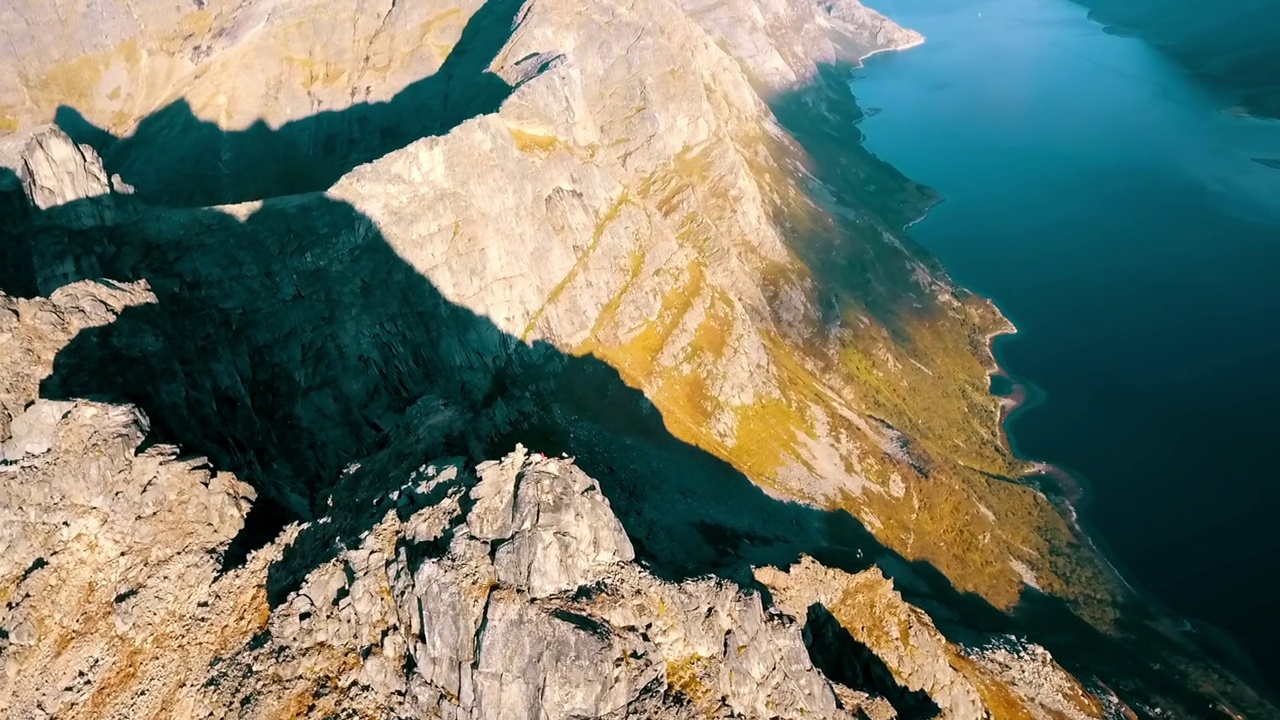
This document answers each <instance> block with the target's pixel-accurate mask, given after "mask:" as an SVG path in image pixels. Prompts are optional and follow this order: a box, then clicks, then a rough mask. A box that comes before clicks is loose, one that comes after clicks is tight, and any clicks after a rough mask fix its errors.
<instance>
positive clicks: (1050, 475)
mask: <svg viewBox="0 0 1280 720" xmlns="http://www.w3.org/2000/svg"><path fill="white" fill-rule="evenodd" d="M1095 24H1096V21H1095ZM922 37H923V36H922ZM919 44H920V43H919V42H917V43H914V44H912V45H910V46H909V47H915V46H917V45H919ZM900 49H908V47H904V48H900ZM886 51H888V49H881V50H877V51H875V52H872V53H869V54H868V55H867V56H866V57H864V58H863V60H866V59H867V58H870V57H872V56H874V55H877V54H879V53H880V52H886ZM859 66H860V67H863V68H865V67H866V63H865V62H860V63H859ZM865 132H866V131H865V130H864V133H865ZM881 159H885V158H883V157H882V158H881ZM944 200H945V198H943V197H942V196H941V195H940V194H939V196H938V199H937V200H936V201H935V202H933V203H930V204H929V205H928V207H926V208H924V210H923V212H921V214H920V216H919V217H917V218H915V219H914V220H912V221H911V222H908V223H906V224H905V225H904V226H903V227H902V228H901V232H903V233H910V232H911V230H912V228H913V227H915V226H916V225H917V224H919V223H921V222H923V221H924V220H925V219H927V218H928V217H929V214H930V212H931V211H932V210H933V209H934V208H936V206H937V205H938V204H939V203H940V202H943V201H944ZM917 244H918V245H922V246H923V243H917ZM952 283H953V285H954V286H956V288H957V289H963V290H965V291H966V292H969V293H971V295H972V297H973V298H974V299H975V300H976V301H978V302H979V303H985V304H986V305H987V307H989V308H990V309H991V310H993V311H994V313H995V318H992V320H993V321H995V322H996V323H998V324H1000V325H1001V327H996V328H995V329H992V330H989V331H987V332H985V333H984V335H985V337H984V342H983V345H982V347H984V348H985V351H986V353H987V357H986V358H981V360H982V361H983V362H982V364H983V366H984V369H985V370H986V371H987V375H988V380H989V382H990V383H991V386H990V387H989V389H988V392H989V394H990V395H991V397H992V398H993V399H995V400H996V402H994V403H993V406H994V407H993V409H994V411H995V421H996V427H997V428H998V437H999V438H1000V439H999V442H1000V444H1001V446H1003V447H1004V448H1005V449H1006V450H1008V452H1009V455H1010V456H1011V458H1012V459H1014V461H1015V462H1014V463H1013V464H1014V466H1015V467H1016V468H1017V470H1016V472H1015V474H1016V476H1017V478H1016V479H1017V480H1018V481H1021V482H1022V483H1023V484H1024V485H1026V486H1027V487H1030V488H1032V489H1033V490H1035V491H1036V492H1038V493H1039V494H1041V495H1042V496H1044V497H1045V498H1046V499H1048V500H1049V502H1050V503H1051V504H1052V505H1053V507H1054V508H1055V509H1056V511H1057V513H1058V514H1059V515H1060V516H1062V517H1063V519H1064V520H1066V521H1067V522H1068V523H1069V526H1070V527H1071V528H1072V532H1073V534H1074V535H1075V536H1076V538H1077V539H1078V541H1080V542H1081V543H1082V544H1083V545H1084V546H1086V547H1087V548H1088V549H1089V550H1088V551H1091V552H1092V553H1093V554H1094V555H1095V556H1096V557H1098V558H1099V559H1100V560H1101V561H1102V564H1103V566H1105V568H1106V570H1105V571H1104V574H1110V575H1111V576H1112V577H1113V578H1114V579H1115V580H1116V581H1118V582H1115V583H1114V587H1115V588H1116V593H1117V597H1116V600H1117V603H1116V606H1117V609H1118V610H1121V612H1122V615H1124V616H1130V617H1134V616H1136V617H1138V618H1142V616H1143V615H1144V614H1147V613H1149V614H1150V615H1149V617H1148V618H1147V619H1145V620H1143V621H1142V624H1143V625H1145V626H1148V627H1149V628H1150V630H1152V631H1154V632H1155V633H1157V634H1159V635H1163V636H1165V637H1167V638H1169V639H1170V640H1173V641H1175V642H1177V643H1178V644H1185V645H1187V646H1188V647H1193V648H1196V649H1197V651H1198V653H1200V654H1203V655H1204V656H1205V659H1206V660H1210V661H1212V662H1213V664H1214V665H1216V666H1218V668H1219V670H1220V671H1221V672H1224V673H1226V674H1229V675H1235V676H1237V678H1239V682H1240V683H1241V684H1242V685H1243V686H1245V687H1248V688H1250V689H1251V690H1253V691H1254V692H1257V693H1258V695H1259V696H1261V697H1275V694H1274V692H1273V691H1271V690H1270V688H1268V686H1267V683H1266V681H1265V679H1264V678H1263V676H1262V675H1261V673H1260V671H1259V670H1258V667H1257V664H1256V661H1255V659H1254V658H1253V657H1252V656H1251V654H1250V653H1249V652H1248V651H1246V650H1245V648H1244V646H1243V644H1242V642H1241V641H1240V640H1238V639H1236V638H1234V637H1232V636H1231V635H1230V634H1228V633H1226V632H1224V631H1222V630H1221V629H1219V628H1217V627H1216V626H1214V625H1213V624H1212V623H1211V622H1208V621H1205V620H1200V619H1196V618H1193V617H1191V616H1189V615H1186V614H1184V613H1182V612H1179V611H1176V610H1174V609H1173V608H1172V607H1171V606H1170V605H1169V604H1168V603H1167V602H1166V601H1164V600H1163V599H1162V598H1161V597H1159V596H1157V595H1155V594H1154V593H1152V592H1150V591H1147V590H1145V589H1144V588H1143V587H1142V586H1141V584H1140V582H1139V581H1138V579H1137V577H1136V575H1135V574H1134V573H1133V572H1132V570H1130V569H1129V568H1127V567H1125V564H1124V561H1123V560H1122V559H1121V558H1120V556H1119V555H1118V554H1117V553H1116V552H1115V551H1114V550H1112V548H1111V547H1110V545H1109V544H1108V542H1107V537H1106V535H1105V534H1104V533H1102V532H1101V528H1099V527H1098V526H1096V525H1095V524H1094V523H1093V522H1091V520H1090V508H1091V506H1092V505H1091V504H1092V503H1093V502H1095V501H1097V496H1098V493H1097V492H1096V491H1095V489H1094V486H1093V484H1092V483H1091V482H1090V481H1089V479H1088V478H1087V477H1086V476H1085V475H1084V474H1082V473H1080V472H1077V471H1075V470H1072V469H1071V468H1069V467H1067V466H1065V465H1061V464H1055V463H1051V462H1047V461H1040V460H1035V459H1032V458H1031V457H1030V456H1028V455H1026V454H1024V453H1023V452H1021V451H1020V449H1019V448H1018V441H1017V438H1016V437H1015V435H1014V433H1012V432H1011V427H1010V424H1009V423H1010V422H1011V421H1012V420H1013V419H1015V418H1017V417H1018V415H1017V413H1019V412H1025V411H1029V410H1031V409H1033V408H1035V407H1038V406H1040V405H1041V404H1043V403H1046V402H1048V400H1049V399H1050V398H1049V395H1048V393H1046V392H1045V391H1044V390H1043V389H1042V388H1040V387H1038V386H1036V385H1035V384H1034V383H1032V382H1030V381H1029V380H1026V379H1024V378H1020V377H1018V376H1016V375H1014V374H1013V373H1012V372H1010V371H1009V370H1008V369H1007V368H1005V367H1004V366H1002V364H1001V361H1000V358H999V357H998V353H997V348H998V347H999V346H998V344H997V343H998V342H999V341H1000V338H1002V337H1005V336H1010V337H1011V336H1014V335H1017V334H1018V333H1019V328H1018V327H1017V325H1016V324H1015V323H1014V322H1013V321H1012V320H1011V319H1010V318H1009V316H1007V315H1006V314H1005V313H1004V312H1003V311H1002V310H1001V308H1000V307H999V306H998V305H997V303H996V302H995V300H994V299H992V298H991V297H988V296H985V295H982V294H980V293H977V292H972V291H969V290H967V289H965V288H964V286H963V285H960V284H959V283H955V282H954V280H953V281H952ZM979 332H982V331H978V332H975V333H974V335H975V336H976V335H977V334H978V333H979ZM974 339H975V340H976V339H977V338H976V337H975V338H974ZM996 378H999V379H1000V380H999V382H1001V383H1002V384H1003V387H1000V388H999V389H1000V391H1001V392H999V393H997V392H996V389H997V388H996V386H995V383H996V382H997V380H996ZM1046 491H1047V492H1046ZM1121 527H1122V528H1123V526H1121ZM1121 533H1123V530H1121ZM1121 536H1123V535H1122V534H1121ZM1144 609H1145V610H1144ZM1244 678H1249V680H1247V681H1246V680H1244Z"/></svg>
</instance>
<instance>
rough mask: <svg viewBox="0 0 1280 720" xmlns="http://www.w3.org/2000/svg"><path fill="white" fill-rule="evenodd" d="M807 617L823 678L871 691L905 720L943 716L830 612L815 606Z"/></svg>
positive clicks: (809, 642)
mask: <svg viewBox="0 0 1280 720" xmlns="http://www.w3.org/2000/svg"><path fill="white" fill-rule="evenodd" d="M806 614H807V620H806V621H805V625H804V631H803V635H804V644H805V646H806V647H807V648H809V654H810V656H811V657H812V658H813V664H814V666H816V667H817V668H818V669H819V670H821V671H822V674H824V675H826V676H827V677H829V678H831V679H833V680H836V681H837V682H839V683H841V684H843V685H845V686H847V687H856V688H870V689H872V690H873V691H875V693H876V694H877V695H879V696H881V697H883V698H885V699H886V700H888V701H889V704H891V705H893V708H894V710H897V711H898V717H900V718H902V719H903V720H930V718H935V717H937V716H938V714H939V713H940V712H941V709H940V708H939V707H938V704H937V703H935V702H934V701H933V699H932V698H930V697H929V695H928V694H926V693H925V692H923V691H921V690H911V689H909V688H906V687H903V686H902V685H901V684H900V683H899V682H898V679H897V678H896V677H894V675H893V671H892V670H890V669H889V667H888V666H887V665H885V662H884V661H883V660H881V659H880V657H879V656H878V655H876V654H875V652H873V651H872V650H871V648H869V647H867V646H866V645H864V644H862V643H861V642H858V640H857V638H855V637H853V636H852V635H850V634H849V631H848V630H846V629H845V628H844V626H843V625H841V624H840V621H839V620H837V619H836V618H835V616H834V615H832V614H831V611H830V610H828V609H827V608H825V607H823V606H822V605H821V604H819V603H814V604H812V605H810V606H809V609H808V611H807V613H806Z"/></svg>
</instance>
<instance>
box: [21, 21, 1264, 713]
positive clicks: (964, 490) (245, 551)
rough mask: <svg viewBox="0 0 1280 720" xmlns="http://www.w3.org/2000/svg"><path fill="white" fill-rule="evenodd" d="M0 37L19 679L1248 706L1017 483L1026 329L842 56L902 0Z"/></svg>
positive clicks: (492, 707) (419, 700)
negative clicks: (954, 241) (933, 233)
mask: <svg viewBox="0 0 1280 720" xmlns="http://www.w3.org/2000/svg"><path fill="white" fill-rule="evenodd" d="M55 20H56V22H54V21H55ZM46 27H52V28H53V29H52V30H45V29H43V28H46ZM36 28H42V29H39V30H37V29H36ZM0 37H2V38H3V39H4V40H5V42H4V43H0V58H3V62H4V63H5V64H6V66H8V67H12V68H13V69H14V72H13V73H6V74H4V75H3V77H0V129H3V130H5V131H11V132H10V134H9V135H7V136H5V137H3V138H0V211H3V212H4V220H5V222H4V224H3V226H0V243H2V245H0V261H3V262H2V263H0V357H2V358H3V360H4V362H3V363H0V439H2V441H3V446H2V447H3V449H2V451H0V452H2V455H0V514H2V515H0V520H2V521H3V522H0V551H2V552H0V602H3V604H4V609H3V614H2V615H0V661H3V664H4V674H3V675H2V676H0V683H2V684H0V714H4V715H5V716H13V717H33V718H35V717H86V718H88V717H92V718H99V717H228V716H242V717H294V716H305V717H333V716H338V717H348V716H349V717H455V718H466V717H472V718H544V717H545V718H551V717H558V718H582V717H605V718H623V717H637V718H639V717H675V718H684V717H689V718H692V717H760V718H773V717H833V718H836V717H871V718H888V717H904V718H909V717H933V716H942V717H947V718H979V717H1016V718H1024V717H1033V718H1061V717H1069V718H1077V717H1094V718H1101V717H1129V716H1131V715H1132V714H1134V713H1135V712H1137V713H1146V714H1153V713H1155V712H1156V711H1157V710H1159V711H1160V712H1164V713H1173V714H1175V715H1177V716H1188V717H1191V716H1198V715H1203V714H1206V713H1209V712H1211V711H1210V710H1208V709H1207V708H1210V707H1211V706H1213V707H1235V708H1245V709H1246V710H1247V711H1248V712H1250V713H1252V715H1251V716H1253V715H1256V716H1265V713H1266V712H1269V711H1270V707H1269V706H1268V705H1267V704H1266V703H1265V702H1263V701H1262V700H1260V699H1259V698H1257V696H1255V695H1253V694H1252V693H1251V692H1249V691H1248V690H1247V688H1244V686H1243V685H1240V684H1239V683H1238V682H1237V681H1235V680H1234V679H1233V678H1232V677H1231V676H1230V675H1229V674H1227V673H1226V672H1225V671H1222V670H1221V669H1219V668H1218V667H1217V666H1216V665H1214V664H1213V663H1211V662H1209V661H1207V660H1206V659H1204V656H1203V655H1202V654H1201V653H1200V652H1199V650H1197V649H1196V648H1195V647H1194V646H1193V645H1191V644H1190V643H1188V642H1186V641H1185V640H1184V639H1182V638H1181V637H1180V636H1178V635H1176V633H1172V632H1167V631H1166V630H1164V629H1163V628H1164V627H1165V625H1164V623H1165V622H1166V620H1165V619H1164V618H1163V617H1156V619H1154V620H1148V619H1147V618H1148V617H1149V616H1148V615H1138V614H1134V615H1133V617H1134V618H1141V619H1140V620H1138V619H1135V621H1134V622H1130V623H1127V624H1126V623H1120V622H1118V621H1117V618H1118V617H1121V618H1124V619H1128V618H1129V617H1130V615H1131V614H1132V613H1133V612H1135V611H1133V610H1132V607H1133V603H1135V602H1137V601H1136V599H1135V598H1133V597H1132V596H1131V595H1129V594H1128V592H1127V591H1126V590H1125V589H1124V588H1123V586H1122V585H1120V584H1119V583H1118V582H1116V581H1115V579H1114V578H1113V577H1112V576H1111V575H1110V573H1109V570H1108V568H1107V566H1106V565H1105V563H1104V562H1102V561H1101V559H1100V558H1098V557H1097V556H1096V555H1095V554H1094V553H1093V551H1092V550H1091V549H1090V547H1089V546H1088V544H1087V543H1085V542H1083V538H1081V536H1080V535H1079V531H1078V530H1077V529H1076V528H1075V527H1074V525H1073V524H1072V522H1071V520H1070V518H1071V515H1070V513H1069V512H1068V511H1066V510H1064V508H1063V507H1061V506H1060V505H1059V504H1058V503H1057V501H1054V500H1052V499H1050V495H1049V494H1046V493H1045V492H1042V491H1041V490H1040V489H1038V488H1037V487H1033V486H1031V485H1028V484H1026V483H1023V482H1020V481H1019V480H1018V479H1017V478H1018V476H1019V475H1020V474H1021V473H1022V472H1023V471H1024V470H1025V468H1024V467H1023V465H1022V463H1020V462H1019V461H1018V460H1017V459H1016V458H1013V457H1012V456H1011V455H1010V453H1009V452H1008V451H1007V449H1006V448H1005V447H1004V446H1003V444H1002V442H1001V440H1000V437H999V434H998V428H997V425H996V423H995V418H996V412H997V406H996V404H995V401H994V399H993V398H992V397H991V396H990V394H989V393H988V391H987V382H988V380H987V373H988V372H989V370H990V369H991V358H990V355H989V352H988V350H987V342H988V340H989V337H990V336H991V335H992V334H995V333H999V332H1003V331H1007V330H1008V324H1007V323H1006V322H1005V321H1004V320H1003V318H1001V317H1000V316H999V314H998V313H997V312H996V311H995V309H994V308H993V307H992V306H991V305H990V304H989V303H987V302H985V301H983V300H981V299H980V298H976V297H974V296H972V295H971V294H969V293H966V292H965V291H964V290H962V289H960V288H958V287H956V286H955V285H954V284H953V283H952V282H951V281H950V280H949V279H948V278H947V276H946V274H945V272H943V270H942V269H941V268H940V267H939V266H938V264H937V263H936V262H935V261H934V260H932V259H931V258H929V257H928V256H927V255H926V254H925V253H923V252H922V251H920V250H919V249H917V248H915V247H914V246H913V245H912V244H911V242H910V240H909V239H907V238H906V237H905V236H904V235H903V234H902V232H901V228H902V227H903V225H905V224H906V223H907V222H909V221H911V220H914V219H916V218H917V217H918V216H919V214H920V213H922V212H923V211H924V209H925V208H926V207H927V206H928V205H929V204H930V203H931V202H933V199H934V198H933V196H932V194H931V193H930V192H929V191H928V190H927V189H925V188H922V187H920V186H918V185H916V184H914V183H911V182H910V181H909V180H907V179H905V178H903V177H902V176H901V175H899V174H898V173H896V172H895V171H893V170H892V168H888V167H887V166H885V165H883V164H882V163H880V162H879V161H878V160H876V159H875V158H874V157H872V156H870V155H869V154H868V153H867V152H866V151H865V150H863V149H861V148H860V146H858V144H857V139H858V138H857V134H856V129H854V128H853V126H852V124H851V123H853V122H854V121H855V120H856V119H857V117H859V110H858V109H857V107H856V105H855V104H854V102H853V99H852V98H851V97H850V96H849V93H848V90H847V88H846V86H845V78H846V72H847V70H848V69H849V68H850V67H852V66H853V64H855V63H856V62H857V61H858V59H859V58H861V57H863V56H865V55H866V54H868V53H871V52H875V51H881V50H890V49H899V48H904V47H908V46H910V45H913V44H915V43H918V42H920V41H921V38H920V36H919V35H917V34H915V33H913V32H911V31H908V30H904V29H902V28H899V27H898V26H896V25H894V24H893V23H892V22H891V21H889V20H888V19H886V18H884V17H883V16H881V15H879V14H878V13H876V12H874V11H872V10H870V9H868V8H865V7H863V6H862V5H860V4H859V3H857V2H854V1H853V0H835V1H824V2H794V3H793V2H768V1H764V0H740V1H735V2H728V1H725V0H650V1H647V2H643V3H641V2H626V1H620V2H614V1H601V2H588V3H585V4H584V3H581V2H577V3H572V2H567V1H566V0H535V1H533V2H525V3H520V2H513V1H512V0H488V1H487V2H484V3H479V2H456V3H455V2H448V1H447V0H442V1H441V2H434V1H433V2H426V3H406V2H387V3H385V5H378V4H377V3H363V2H360V3H357V2H338V3H333V2H319V1H318V0H240V1H237V2H221V1H218V0H210V2H199V3H196V4H195V5H193V6H191V7H184V6H180V5H166V4H164V3H156V2H150V1H149V0H148V1H147V2H141V3H139V2H134V3H131V4H125V5H121V4H117V3H113V2H98V1H97V0H91V1H89V2H85V0H57V1H55V2H34V1H33V2H25V1H23V0H19V2H15V3H9V4H8V5H6V6H5V7H4V8H2V9H0ZM50 120H52V121H53V122H54V124H53V125H48V124H47V123H48V122H49V121H50ZM5 168H7V170H6V169H5ZM517 443H523V444H524V445H528V446H529V447H531V448H535V449H536V450H537V451H538V453H547V454H548V455H550V456H552V457H551V458H548V457H546V456H544V455H541V454H538V453H532V452H530V451H526V450H524V449H522V448H523V446H519V447H518V449H517V450H516V451H515V452H514V453H511V454H509V453H510V450H511V448H512V447H516V446H517ZM558 456H562V457H558ZM499 457H500V458H502V459H501V460H498V461H496V462H495V461H494V460H493V459H494V458H499ZM1141 612H1143V613H1145V612H1147V609H1145V608H1143V609H1141ZM1155 615H1156V616H1158V615H1159V614H1158V613H1156V614H1155ZM1135 627H1137V628H1139V629H1138V630H1135V629H1134V628H1135ZM1170 658H1172V659H1174V660H1170ZM1215 704H1216V705H1215Z"/></svg>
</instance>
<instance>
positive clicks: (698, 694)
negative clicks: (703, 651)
mask: <svg viewBox="0 0 1280 720" xmlns="http://www.w3.org/2000/svg"><path fill="white" fill-rule="evenodd" d="M712 666H713V661H712V660H711V658H706V657H703V656H701V655H698V654H697V653H694V654H692V655H686V656H685V657H682V658H678V659H676V660H668V661H667V685H668V687H670V688H671V691H672V692H674V693H676V694H678V695H680V696H682V697H684V698H685V699H686V700H688V701H689V702H690V704H692V705H694V706H695V707H698V708H701V709H703V710H710V709H711V707H713V706H714V701H715V699H716V698H715V697H714V690H713V689H712V688H710V687H708V686H707V684H706V683H704V682H703V680H702V676H703V675H704V674H705V673H707V672H708V671H709V670H710V669H711V668H712Z"/></svg>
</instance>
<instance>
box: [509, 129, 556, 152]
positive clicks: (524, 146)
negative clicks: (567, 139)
mask: <svg viewBox="0 0 1280 720" xmlns="http://www.w3.org/2000/svg"><path fill="white" fill-rule="evenodd" d="M510 131H511V138H512V139H513V140H515V143H516V149H517V150H519V151H520V152H522V153H527V154H529V155H549V154H551V152H552V151H554V150H556V149H558V148H561V147H563V146H564V143H562V142H561V141H560V138H558V137H555V136H554V135H540V134H537V133H531V132H527V131H525V130H521V129H519V128H510Z"/></svg>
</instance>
